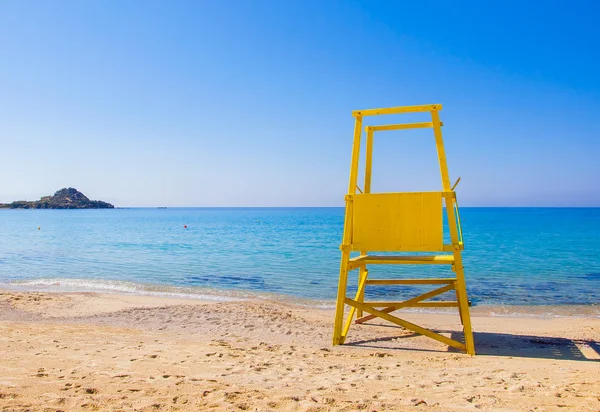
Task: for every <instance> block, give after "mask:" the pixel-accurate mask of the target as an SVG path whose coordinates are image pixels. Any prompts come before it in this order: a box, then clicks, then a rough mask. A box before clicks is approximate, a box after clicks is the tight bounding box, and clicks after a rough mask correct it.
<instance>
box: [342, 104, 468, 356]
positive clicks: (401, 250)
mask: <svg viewBox="0 0 600 412" xmlns="http://www.w3.org/2000/svg"><path fill="white" fill-rule="evenodd" d="M441 109H442V105H441V104H430V105H423V106H403V107H393V108H385V109H371V110H357V111H354V112H353V113H352V114H353V116H354V121H355V123H354V141H353V146H352V161H351V165H350V183H349V186H348V194H347V195H346V197H345V200H346V213H345V219H344V235H343V241H342V244H341V246H340V249H341V251H342V259H341V264H340V278H339V285H338V295H337V304H336V314H335V324H334V332H333V344H334V345H341V344H343V343H344V341H345V339H346V336H347V335H348V330H349V329H350V325H351V324H352V320H353V319H354V316H355V315H356V320H355V323H358V324H360V323H363V322H365V321H368V320H371V319H374V318H377V317H378V318H381V319H384V320H387V321H389V322H392V323H395V324H397V325H399V326H402V327H404V328H406V329H409V330H412V331H414V332H416V333H419V334H421V335H425V336H428V337H430V338H433V339H436V340H438V341H440V342H442V343H444V344H446V345H449V346H452V347H455V348H457V349H460V350H463V351H466V352H467V353H468V354H470V355H474V354H475V345H474V342H473V334H472V331H471V319H470V315H469V302H468V299H467V290H466V285H465V278H464V268H463V263H462V257H461V251H462V250H463V247H464V244H463V240H462V229H461V226H460V215H459V211H458V203H457V201H456V193H455V191H454V189H455V188H456V185H457V184H458V182H459V181H460V178H459V179H458V180H457V181H456V183H455V184H454V186H451V185H450V177H449V175H448V166H447V163H446V155H445V153H444V143H443V140H442V130H441V127H442V125H443V124H442V123H441V122H440V117H439V111H440V110H441ZM418 112H425V113H427V112H429V113H430V115H431V122H424V123H405V124H390V125H383V126H367V127H366V128H365V130H366V153H365V159H366V169H365V182H364V187H363V190H361V189H360V188H359V187H358V186H357V179H358V166H359V164H358V163H359V157H360V145H361V140H362V127H363V118H364V117H367V116H377V115H387V114H403V113H418ZM415 128H432V129H433V134H434V137H435V143H436V147H437V155H438V160H439V164H440V173H441V178H442V191H440V192H410V193H371V166H372V158H373V156H372V155H373V135H374V133H375V132H380V131H387V130H406V129H415ZM444 209H445V211H446V215H447V223H448V230H449V232H450V233H449V234H450V243H449V244H444V233H443V231H444V227H443V215H442V213H443V210H444ZM351 252H359V255H358V256H356V257H351ZM377 252H388V253H385V254H383V255H377V254H373V253H377ZM389 252H397V254H394V255H390V254H389ZM407 252H430V253H429V254H423V253H419V254H416V255H415V254H412V255H411V254H407ZM379 264H387V265H409V264H413V265H449V266H450V267H451V269H452V272H454V276H453V277H447V278H435V279H434V278H420V279H404V278H397V279H369V272H368V267H369V266H370V265H379ZM355 269H358V289H357V292H356V296H355V297H354V298H349V297H348V296H346V289H347V283H348V273H349V272H350V271H352V270H355ZM367 285H373V286H375V285H436V286H437V287H436V288H435V289H433V290H431V291H430V292H427V293H424V294H421V295H419V296H416V297H414V298H412V299H408V300H405V301H401V302H374V301H365V288H366V286H367ZM452 290H454V291H455V294H456V301H426V300H427V299H430V298H432V297H434V296H437V295H441V294H443V293H445V292H448V291H452ZM346 305H349V306H350V311H349V314H348V315H347V319H346V322H344V310H345V307H346ZM409 307H429V308H437V307H457V308H458V311H459V314H460V319H461V323H462V325H463V332H464V343H463V342H459V341H457V340H454V339H451V338H448V337H446V336H444V335H441V334H439V333H437V332H434V331H432V330H429V329H425V328H423V327H421V326H418V325H415V324H413V323H411V322H408V321H406V320H403V319H401V318H399V317H396V316H394V315H391V313H392V312H394V311H396V310H399V309H403V308H409ZM363 312H367V313H368V315H366V316H363Z"/></svg>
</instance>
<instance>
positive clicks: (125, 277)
mask: <svg viewBox="0 0 600 412" xmlns="http://www.w3.org/2000/svg"><path fill="white" fill-rule="evenodd" d="M343 213H344V211H343V209H342V208H168V209H151V208H139V209H114V210H1V211H0V287H12V288H14V287H17V288H25V289H36V288H45V289H60V290H104V291H122V292H134V293H148V294H167V295H182V296H194V297H207V296H209V297H211V298H214V299H219V298H227V299H228V298H235V297H246V296H267V297H284V298H302V299H313V300H317V301H318V303H319V304H320V305H324V306H329V305H331V304H332V302H333V300H334V298H335V295H336V290H337V281H338V268H339V258H340V252H339V249H338V246H339V244H340V242H341V237H342V230H343ZM461 218H462V224H463V231H464V238H465V251H464V263H465V269H466V276H467V287H468V292H469V297H470V299H471V300H472V302H473V304H474V305H597V304H598V303H599V302H600V259H599V257H600V208H564V209H561V208H462V209H461ZM184 226H187V228H185V227H184ZM38 227H39V230H38ZM419 272H420V273H424V274H425V275H435V274H442V275H443V274H444V273H445V274H450V273H451V272H450V271H449V269H448V268H447V267H445V266H444V267H426V268H424V267H414V268H406V267H395V268H393V267H390V266H386V267H383V268H374V269H372V270H371V271H370V274H371V276H372V277H375V276H377V277H386V276H392V275H398V274H399V273H401V274H402V275H406V276H411V275H413V274H417V273H419ZM350 287H351V288H356V277H355V276H354V275H352V277H351V284H350ZM413 293H414V292H413V289H410V290H408V289H406V288H405V287H402V286H388V287H383V288H382V287H375V286H374V287H372V288H371V289H368V292H367V294H368V295H370V296H372V297H377V298H378V299H381V298H382V297H385V298H388V297H389V298H392V297H393V298H402V297H407V296H411V295H412V294H413Z"/></svg>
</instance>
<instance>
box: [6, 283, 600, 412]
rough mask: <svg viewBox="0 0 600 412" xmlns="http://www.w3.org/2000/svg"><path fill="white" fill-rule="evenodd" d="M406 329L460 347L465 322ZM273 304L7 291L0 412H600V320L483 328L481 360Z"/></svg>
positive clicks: (393, 332)
mask: <svg viewBox="0 0 600 412" xmlns="http://www.w3.org/2000/svg"><path fill="white" fill-rule="evenodd" d="M406 318H407V319H408V320H410V321H412V322H416V323H419V324H422V325H424V326H428V327H434V328H436V329H437V330H438V331H443V332H444V333H448V336H450V335H452V336H454V337H455V338H456V337H458V338H460V335H461V334H460V333H457V332H455V331H457V330H460V327H459V326H460V325H459V324H458V323H457V319H458V317H457V316H455V315H454V316H450V315H432V314H415V313H409V314H407V315H406ZM332 320H333V312H332V311H330V310H318V309H309V308H305V307H304V308H303V307H295V306H292V305H289V304H286V303H282V302H277V301H245V302H222V303H210V304H207V302H198V301H193V300H184V299H167V298H157V297H147V296H146V297H144V296H132V295H108V294H95V293H32V292H30V293H20V292H9V291H0V349H1V359H0V410H2V411H26V410H31V411H38V410H39V411H72V410H86V411H87V410H102V411H104V410H107V411H111V410H112V411H118V410H141V411H168V410H182V411H187V410H205V409H213V410H231V411H237V410H252V411H254V410H260V411H263V410H305V411H329V410H346V411H354V410H368V411H373V410H377V411H386V410H431V411H454V410H493V411H513V410H517V411H521V410H523V411H530V410H531V411H552V410H561V411H562V410H571V411H600V344H599V343H598V341H599V340H600V319H598V318H590V317H588V318H582V317H565V318H541V317H520V318H519V317H490V316H477V315H476V316H474V317H473V324H474V329H475V332H476V333H475V339H476V346H477V350H478V356H474V357H471V356H468V355H464V354H462V353H458V352H456V351H453V350H450V349H449V348H448V347H447V346H445V345H442V344H440V343H438V342H436V341H432V340H430V339H427V338H424V337H422V336H416V335H414V334H412V333H410V332H408V331H405V330H403V329H401V328H398V327H396V326H393V325H389V324H384V323H379V322H374V323H371V324H369V325H355V326H354V327H353V329H352V330H351V332H350V336H349V338H348V340H347V345H344V346H340V347H335V348H332V347H331V345H330V335H331V327H332Z"/></svg>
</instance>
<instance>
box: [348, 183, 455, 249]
mask: <svg viewBox="0 0 600 412" xmlns="http://www.w3.org/2000/svg"><path fill="white" fill-rule="evenodd" d="M353 203H354V214H353V221H352V226H353V231H352V250H356V251H359V250H369V251H371V250H373V251H381V252H385V251H405V252H425V251H440V252H441V251H443V250H444V243H443V232H442V194H441V193H440V192H416V193H376V194H373V193H365V194H357V195H355V196H353Z"/></svg>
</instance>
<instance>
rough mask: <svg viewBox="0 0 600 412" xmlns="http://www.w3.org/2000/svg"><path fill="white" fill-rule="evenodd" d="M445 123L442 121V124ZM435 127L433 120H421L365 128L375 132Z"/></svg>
mask: <svg viewBox="0 0 600 412" xmlns="http://www.w3.org/2000/svg"><path fill="white" fill-rule="evenodd" d="M443 125H444V123H443V122H440V126H443ZM428 127H429V128H431V127H433V123H432V122H421V123H400V124H384V125H381V126H367V127H365V130H366V131H367V132H368V131H369V130H372V131H374V132H381V131H385V130H407V129H424V128H428Z"/></svg>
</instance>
